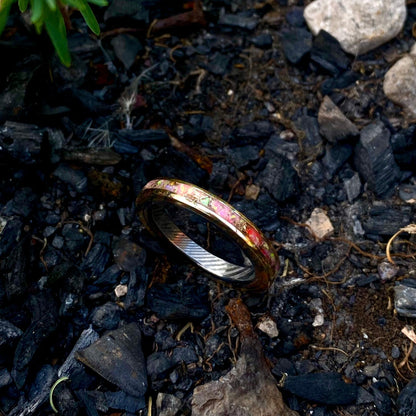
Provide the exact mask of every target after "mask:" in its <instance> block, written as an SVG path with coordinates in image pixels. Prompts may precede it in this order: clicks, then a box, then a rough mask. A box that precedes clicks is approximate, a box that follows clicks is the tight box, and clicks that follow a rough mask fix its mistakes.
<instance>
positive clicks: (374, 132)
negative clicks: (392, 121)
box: [355, 121, 401, 198]
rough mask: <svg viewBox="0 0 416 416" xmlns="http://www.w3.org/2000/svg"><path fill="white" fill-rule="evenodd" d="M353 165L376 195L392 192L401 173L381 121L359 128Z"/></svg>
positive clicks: (382, 195) (386, 194)
mask: <svg viewBox="0 0 416 416" xmlns="http://www.w3.org/2000/svg"><path fill="white" fill-rule="evenodd" d="M355 165H356V168H357V170H358V172H359V173H360V175H361V176H362V177H363V178H364V180H365V181H366V182H367V184H368V187H369V189H370V190H372V191H373V192H374V193H375V194H376V195H377V196H379V197H381V198H386V197H388V196H390V195H391V194H392V193H393V192H394V188H395V186H396V185H397V184H398V182H399V179H400V176H401V174H400V169H399V167H398V166H397V164H396V162H395V160H394V156H393V153H392V149H391V146H390V132H389V130H388V129H387V128H386V127H385V126H384V124H383V123H382V122H381V121H376V122H374V123H372V124H369V125H368V126H366V127H364V128H363V129H362V130H361V134H360V141H359V143H358V145H357V147H356V149H355Z"/></svg>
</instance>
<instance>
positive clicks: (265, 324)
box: [257, 315, 279, 338]
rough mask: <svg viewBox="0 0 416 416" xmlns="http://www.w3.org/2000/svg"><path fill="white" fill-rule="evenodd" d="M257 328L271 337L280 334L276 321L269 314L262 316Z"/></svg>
mask: <svg viewBox="0 0 416 416" xmlns="http://www.w3.org/2000/svg"><path fill="white" fill-rule="evenodd" d="M257 328H258V329H259V330H260V331H261V332H264V333H265V334H266V335H268V336H269V337H270V338H277V337H278V336H279V330H278V329H277V325H276V322H275V321H274V320H273V319H272V318H271V317H269V316H267V315H265V316H263V317H262V318H260V321H259V323H258V324H257Z"/></svg>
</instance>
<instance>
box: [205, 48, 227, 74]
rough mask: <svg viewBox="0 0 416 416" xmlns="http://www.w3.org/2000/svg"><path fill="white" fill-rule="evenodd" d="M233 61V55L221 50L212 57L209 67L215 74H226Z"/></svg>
mask: <svg viewBox="0 0 416 416" xmlns="http://www.w3.org/2000/svg"><path fill="white" fill-rule="evenodd" d="M230 62H231V56H230V55H226V54H223V53H220V52H215V53H214V55H213V56H212V57H211V58H210V60H209V62H208V64H207V69H208V71H209V72H211V73H213V74H214V75H225V74H226V73H227V71H228V66H229V65H230Z"/></svg>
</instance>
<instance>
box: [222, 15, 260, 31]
mask: <svg viewBox="0 0 416 416" xmlns="http://www.w3.org/2000/svg"><path fill="white" fill-rule="evenodd" d="M218 24H220V25H224V26H231V27H238V28H240V29H246V30H254V29H255V28H256V27H257V25H258V24H259V18H258V17H257V16H244V15H238V14H223V15H222V16H220V18H219V19H218Z"/></svg>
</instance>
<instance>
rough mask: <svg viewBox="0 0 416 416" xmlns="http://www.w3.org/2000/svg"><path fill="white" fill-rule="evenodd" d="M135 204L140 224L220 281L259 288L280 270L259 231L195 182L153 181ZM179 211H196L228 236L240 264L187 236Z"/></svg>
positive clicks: (163, 179)
mask: <svg viewBox="0 0 416 416" xmlns="http://www.w3.org/2000/svg"><path fill="white" fill-rule="evenodd" d="M136 205H137V208H138V215H139V217H140V220H141V222H142V223H143V225H144V226H145V227H146V229H147V230H148V231H149V232H150V233H151V234H152V235H153V236H155V237H158V238H162V239H163V240H165V241H166V240H167V241H169V242H170V243H171V244H173V246H175V247H176V248H177V249H179V250H180V251H181V252H182V253H183V254H185V255H186V256H187V257H188V258H189V259H190V260H191V261H192V262H194V263H196V264H197V265H198V266H199V267H201V268H202V269H204V270H205V271H207V272H208V273H210V274H211V275H213V277H215V278H217V279H219V280H222V281H224V282H227V283H232V284H236V285H237V286H240V287H244V288H247V289H251V290H254V291H263V290H266V289H267V288H268V287H269V284H270V281H271V280H272V279H273V278H274V277H275V276H276V274H277V272H278V269H279V261H278V258H277V255H276V252H275V250H274V248H273V246H272V244H271V243H270V242H269V241H268V240H267V238H266V237H265V236H264V235H263V233H262V232H261V231H260V230H259V229H258V228H257V227H256V226H255V225H254V224H253V223H252V222H251V221H250V220H249V219H248V218H246V217H245V216H244V215H243V214H241V213H240V212H238V211H237V210H236V209H235V208H233V207H232V206H231V205H230V204H228V203H227V202H225V201H223V200H222V199H220V198H219V197H217V196H215V195H214V194H212V193H210V192H208V191H206V190H204V189H202V188H200V187H198V186H196V185H192V184H190V183H188V182H184V181H181V180H178V179H166V178H162V179H154V180H151V181H150V182H149V183H147V184H146V185H145V186H144V188H143V189H142V191H141V192H140V194H139V195H138V197H137V199H136ZM172 207H173V209H172ZM175 210H176V212H173V213H172V211H175ZM182 211H184V212H185V211H187V212H188V213H190V215H192V214H196V218H199V219H205V220H207V226H208V228H209V226H211V227H215V229H217V230H219V231H220V232H222V233H220V234H222V235H224V236H225V237H226V238H227V236H228V237H230V238H229V239H231V240H232V241H233V242H234V245H236V246H237V249H239V252H240V255H241V258H242V261H239V262H238V263H240V264H237V263H236V262H235V261H229V260H225V259H224V258H222V257H226V256H225V255H224V256H221V257H218V256H217V255H214V254H212V253H211V252H210V251H208V250H206V249H205V248H203V247H202V246H201V245H200V244H197V243H196V242H195V241H194V239H191V238H190V237H189V236H188V235H187V234H186V233H185V232H184V231H183V228H184V227H183V226H182V227H180V226H179V225H178V223H179V222H180V220H182V221H183V218H185V216H184V215H183V214H184V212H182ZM209 229H211V228H209ZM188 233H189V232H188ZM212 251H214V250H212ZM226 251H227V250H224V253H225V252H226Z"/></svg>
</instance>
